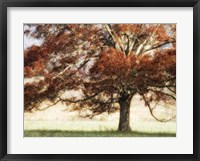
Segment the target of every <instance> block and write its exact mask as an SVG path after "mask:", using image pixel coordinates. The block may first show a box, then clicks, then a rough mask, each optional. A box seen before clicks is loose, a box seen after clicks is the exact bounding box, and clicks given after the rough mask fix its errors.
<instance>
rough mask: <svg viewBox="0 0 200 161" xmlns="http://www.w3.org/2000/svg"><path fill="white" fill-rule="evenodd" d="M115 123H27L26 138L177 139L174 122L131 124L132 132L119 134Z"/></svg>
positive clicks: (25, 126) (25, 124)
mask: <svg viewBox="0 0 200 161" xmlns="http://www.w3.org/2000/svg"><path fill="white" fill-rule="evenodd" d="M117 124H118V123H117V122H114V121H106V122H105V121H25V122H24V128H25V131H24V136H25V137H175V136H176V124H175V123H174V122H167V123H160V122H154V121H149V122H145V121H141V122H135V123H134V122H131V128H132V130H133V131H131V132H118V131H116V130H117Z"/></svg>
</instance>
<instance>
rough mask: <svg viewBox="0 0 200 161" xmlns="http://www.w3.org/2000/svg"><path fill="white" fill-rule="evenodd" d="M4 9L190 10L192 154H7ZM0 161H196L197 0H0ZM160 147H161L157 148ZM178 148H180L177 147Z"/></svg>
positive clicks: (199, 153) (199, 116)
mask: <svg viewBox="0 0 200 161" xmlns="http://www.w3.org/2000/svg"><path fill="white" fill-rule="evenodd" d="M8 7H193V154H142V155H141V154H62V155H58V154H56V155H54V154H50V155H49V154H48V155H47V154H7V8H8ZM0 10H1V12H0V24H1V25H0V37H1V39H0V51H1V52H0V118H1V119H0V159H1V160H4V161H11V160H12V161H20V160H26V161H31V160H37V161H40V160H74V161H75V160H77V161H78V160H80V161H82V160H94V161H95V160H105V161H108V160H113V161H114V160H115V161H117V160H133V161H134V160H141V161H154V160H161V161H162V160H163V161H168V160H170V161H175V160H176V161H199V160H200V148H199V145H200V139H199V134H200V132H199V129H200V128H199V126H200V110H199V107H200V106H199V105H200V101H199V100H200V99H199V92H200V86H199V80H200V74H199V72H200V55H199V54H200V2H199V0H3V1H2V0H1V1H0ZM161 146H162V145H161ZM180 146H182V145H180Z"/></svg>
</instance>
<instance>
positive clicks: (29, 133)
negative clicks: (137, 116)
mask: <svg viewBox="0 0 200 161" xmlns="http://www.w3.org/2000/svg"><path fill="white" fill-rule="evenodd" d="M24 137H176V134H175V133H147V132H138V131H130V132H119V131H62V130H24Z"/></svg>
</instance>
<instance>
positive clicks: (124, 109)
mask: <svg viewBox="0 0 200 161" xmlns="http://www.w3.org/2000/svg"><path fill="white" fill-rule="evenodd" d="M119 104H120V118H119V126H118V131H131V127H130V104H131V97H127V98H126V99H125V98H123V99H122V100H120V102H119Z"/></svg>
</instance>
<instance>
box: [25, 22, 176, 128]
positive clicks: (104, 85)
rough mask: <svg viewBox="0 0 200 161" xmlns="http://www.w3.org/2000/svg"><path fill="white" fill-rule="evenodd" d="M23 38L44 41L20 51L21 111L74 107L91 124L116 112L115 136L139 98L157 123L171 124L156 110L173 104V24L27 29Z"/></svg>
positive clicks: (65, 25)
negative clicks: (22, 101) (135, 99)
mask: <svg viewBox="0 0 200 161" xmlns="http://www.w3.org/2000/svg"><path fill="white" fill-rule="evenodd" d="M27 26H28V27H27ZM30 28H34V30H30ZM24 34H25V35H26V36H29V37H33V38H34V39H41V40H42V41H43V43H42V45H40V46H36V45H32V46H30V47H28V48H26V49H25V50H24V77H25V84H24V100H25V103H24V104H25V107H24V109H25V111H32V110H34V109H37V110H40V105H41V104H42V103H43V102H44V101H49V102H50V104H49V105H46V107H45V108H48V107H51V106H53V105H55V104H57V103H59V102H62V103H63V104H66V106H68V105H70V104H75V106H74V108H73V109H74V110H78V111H84V116H82V117H89V118H93V117H94V116H96V115H100V114H102V113H104V112H107V113H113V112H117V111H119V115H120V117H119V126H118V130H119V131H129V130H131V128H130V104H131V100H132V98H133V97H134V96H135V95H139V96H140V98H141V102H143V103H144V105H145V106H146V107H147V108H148V109H149V111H150V114H151V115H152V116H153V117H154V118H155V119H156V120H158V121H161V122H165V121H169V120H171V119H173V118H174V116H172V117H170V118H167V119H166V118H158V117H157V116H156V114H155V112H154V109H155V107H156V106H158V105H160V104H162V105H163V106H164V105H165V106H166V108H168V106H169V105H175V102H176V25H175V24H27V25H26V29H25V30H24ZM70 91H71V92H72V91H74V92H78V94H77V95H75V96H68V95H67V93H69V92H70Z"/></svg>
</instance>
